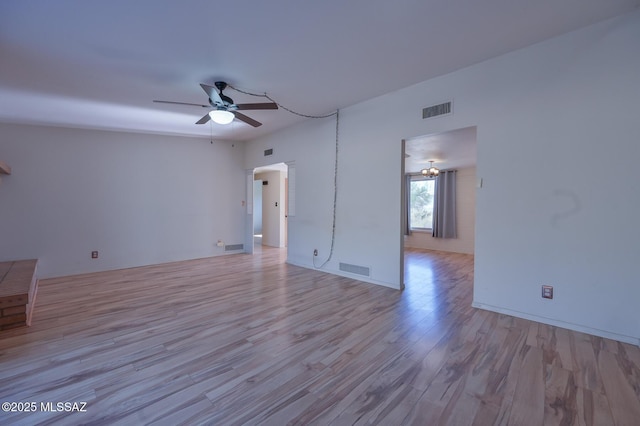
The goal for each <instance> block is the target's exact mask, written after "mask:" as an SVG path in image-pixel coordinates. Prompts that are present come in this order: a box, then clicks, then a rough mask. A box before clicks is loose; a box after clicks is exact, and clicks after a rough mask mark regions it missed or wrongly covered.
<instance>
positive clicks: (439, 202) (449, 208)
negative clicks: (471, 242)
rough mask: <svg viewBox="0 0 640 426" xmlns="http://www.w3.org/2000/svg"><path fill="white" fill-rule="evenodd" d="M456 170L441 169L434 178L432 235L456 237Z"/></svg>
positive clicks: (436, 236)
mask: <svg viewBox="0 0 640 426" xmlns="http://www.w3.org/2000/svg"><path fill="white" fill-rule="evenodd" d="M456 173H457V172H456V170H448V171H441V172H440V175H438V177H437V178H436V188H435V199H434V200H433V236H434V237H435V238H457V237H458V230H457V228H456Z"/></svg>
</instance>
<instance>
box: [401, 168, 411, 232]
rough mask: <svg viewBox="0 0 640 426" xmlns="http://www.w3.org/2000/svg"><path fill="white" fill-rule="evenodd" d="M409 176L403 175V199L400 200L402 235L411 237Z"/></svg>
mask: <svg viewBox="0 0 640 426" xmlns="http://www.w3.org/2000/svg"><path fill="white" fill-rule="evenodd" d="M410 214H411V175H404V199H403V200H402V229H403V232H404V235H411V223H410V221H409V215H410Z"/></svg>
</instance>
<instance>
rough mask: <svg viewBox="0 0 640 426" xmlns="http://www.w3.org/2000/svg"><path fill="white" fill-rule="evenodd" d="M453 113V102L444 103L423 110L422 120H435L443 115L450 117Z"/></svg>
mask: <svg viewBox="0 0 640 426" xmlns="http://www.w3.org/2000/svg"><path fill="white" fill-rule="evenodd" d="M452 112H453V109H452V108H451V101H448V102H443V103H441V104H438V105H432V106H430V107H426V108H422V118H433V117H439V116H441V115H449V114H451V113H452Z"/></svg>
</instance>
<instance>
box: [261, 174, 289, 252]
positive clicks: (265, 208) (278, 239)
mask: <svg viewBox="0 0 640 426" xmlns="http://www.w3.org/2000/svg"><path fill="white" fill-rule="evenodd" d="M255 178H256V179H260V180H262V181H266V182H268V184H267V185H262V244H263V245H266V246H271V247H284V211H285V208H284V201H285V200H284V195H285V194H284V173H282V172H280V171H269V172H261V173H256V175H255ZM276 204H277V205H276ZM254 215H255V214H254Z"/></svg>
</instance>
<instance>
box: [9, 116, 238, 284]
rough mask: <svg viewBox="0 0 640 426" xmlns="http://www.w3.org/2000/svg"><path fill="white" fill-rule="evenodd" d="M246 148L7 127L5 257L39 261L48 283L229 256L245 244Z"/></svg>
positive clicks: (165, 138)
mask: <svg viewBox="0 0 640 426" xmlns="http://www.w3.org/2000/svg"><path fill="white" fill-rule="evenodd" d="M243 149H244V148H243V146H242V144H238V143H227V142H214V143H213V144H210V143H209V141H208V140H203V139H196V138H183V137H169V136H157V135H144V134H128V133H120V132H105V131H91V130H80V129H65V128H55V127H36V126H23V125H13V124H0V157H2V159H3V161H6V162H7V163H8V164H10V165H11V167H12V168H13V173H12V175H11V176H8V177H6V178H5V179H4V180H3V182H2V185H1V186H0V260H11V259H24V258H38V259H40V264H39V268H38V271H39V275H40V278H43V277H52V276H62V275H69V274H76V273H83V272H92V271H100V270H110V269H118V268H125V267H131V266H140V265H147V264H155V263H161V262H168V261H176V260H184V259H192V258H201V257H207V256H214V255H219V254H223V252H222V249H221V248H219V247H216V246H215V242H216V241H217V240H219V239H220V240H224V241H225V242H227V244H233V243H242V242H243V235H244V220H243V215H242V213H244V211H245V209H243V207H242V204H241V203H242V200H244V199H245V198H244V197H245V185H244V170H243V168H242V156H243V154H242V152H243ZM92 250H98V251H99V253H100V257H99V259H97V260H92V259H90V252H91V251H92Z"/></svg>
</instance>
